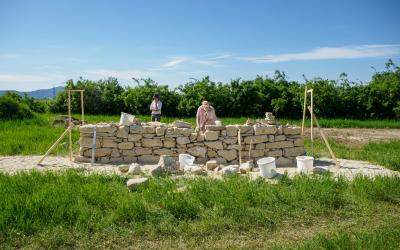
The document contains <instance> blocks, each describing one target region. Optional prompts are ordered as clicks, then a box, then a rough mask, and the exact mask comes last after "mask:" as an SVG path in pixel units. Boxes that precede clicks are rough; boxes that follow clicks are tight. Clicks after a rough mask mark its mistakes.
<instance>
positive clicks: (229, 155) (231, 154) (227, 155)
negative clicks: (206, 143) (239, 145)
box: [217, 149, 237, 161]
mask: <svg viewBox="0 0 400 250" xmlns="http://www.w3.org/2000/svg"><path fill="white" fill-rule="evenodd" d="M217 153H218V155H219V156H222V157H223V158H224V159H225V160H227V161H232V160H234V159H236V157H237V151H236V150H234V149H229V150H218V152H217Z"/></svg>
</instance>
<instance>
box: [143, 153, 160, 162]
mask: <svg viewBox="0 0 400 250" xmlns="http://www.w3.org/2000/svg"><path fill="white" fill-rule="evenodd" d="M159 159H160V157H159V156H154V155H141V156H139V157H138V161H139V162H143V163H156V162H158V160H159Z"/></svg>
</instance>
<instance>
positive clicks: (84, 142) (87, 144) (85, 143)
mask: <svg viewBox="0 0 400 250" xmlns="http://www.w3.org/2000/svg"><path fill="white" fill-rule="evenodd" d="M92 143H93V138H90V137H81V138H80V139H79V144H80V146H81V147H84V148H91V147H92ZM95 147H96V148H99V147H101V146H100V140H99V139H96V145H95Z"/></svg>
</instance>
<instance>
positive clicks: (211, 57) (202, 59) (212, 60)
mask: <svg viewBox="0 0 400 250" xmlns="http://www.w3.org/2000/svg"><path fill="white" fill-rule="evenodd" d="M230 57H232V55H230V54H221V55H218V54H217V55H216V54H207V55H202V56H198V57H183V56H175V57H170V60H169V61H167V62H166V63H165V64H163V65H161V67H163V68H172V67H175V66H177V65H180V64H183V63H188V64H196V65H207V66H214V67H222V66H223V65H222V62H221V61H222V60H224V59H228V58H230Z"/></svg>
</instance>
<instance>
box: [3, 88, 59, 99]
mask: <svg viewBox="0 0 400 250" xmlns="http://www.w3.org/2000/svg"><path fill="white" fill-rule="evenodd" d="M7 91H10V92H14V93H17V94H18V95H21V96H23V95H24V94H25V93H26V94H27V95H28V96H29V97H33V98H35V99H51V98H53V97H54V95H56V96H57V94H58V93H60V92H63V91H64V87H61V86H59V87H55V88H54V89H53V88H51V89H38V90H34V91H28V92H19V91H15V90H0V96H2V95H4V94H5V93H6V92H7Z"/></svg>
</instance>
